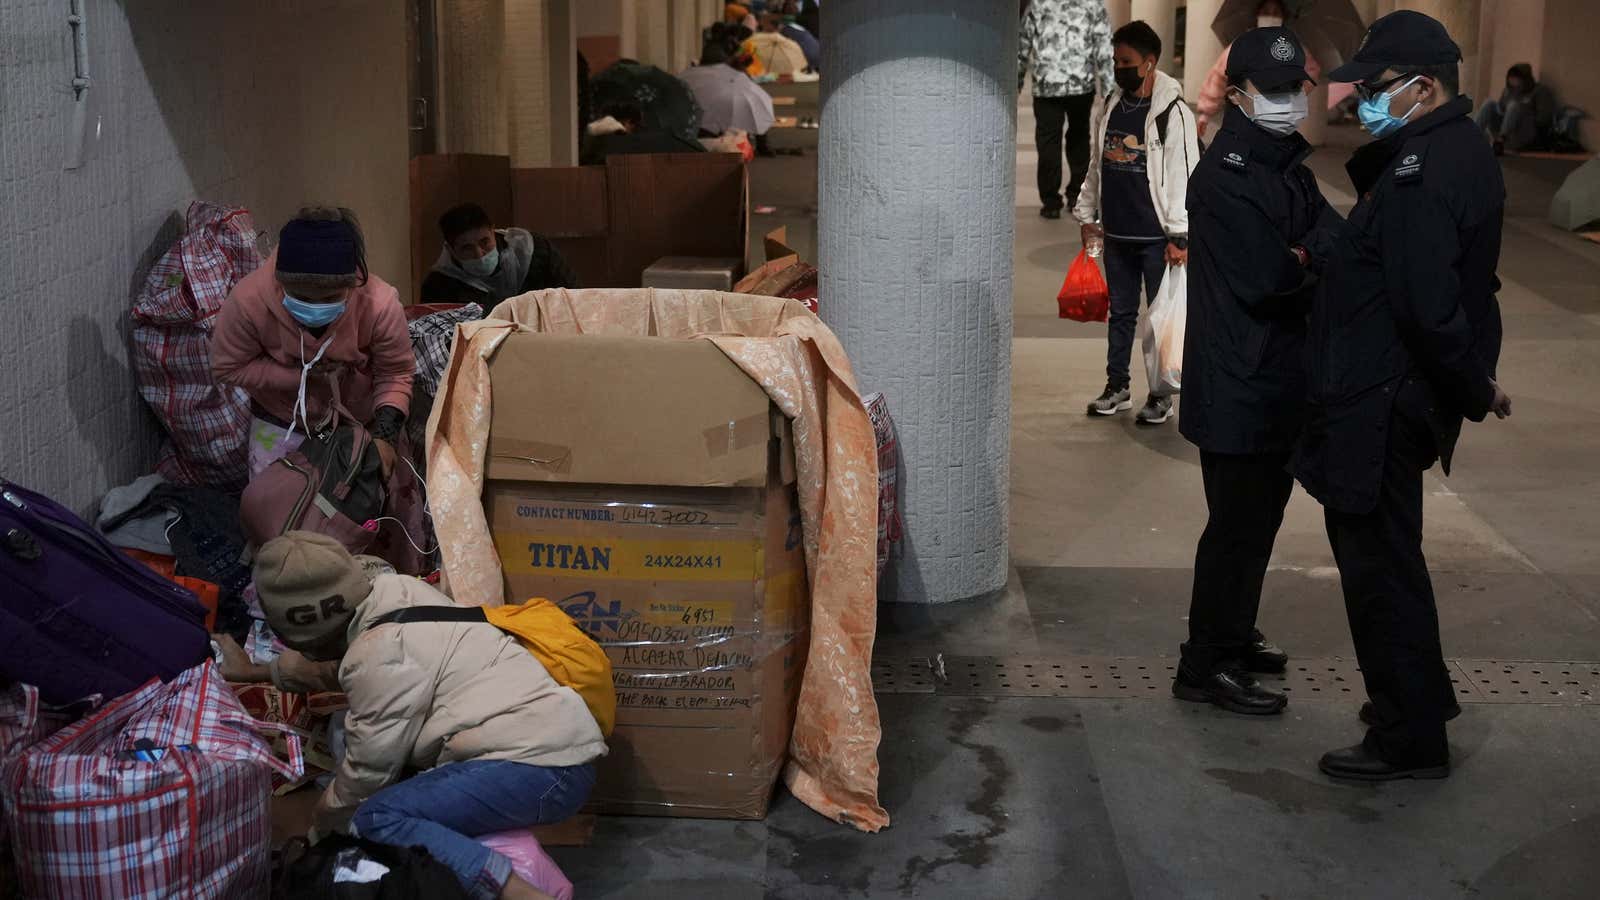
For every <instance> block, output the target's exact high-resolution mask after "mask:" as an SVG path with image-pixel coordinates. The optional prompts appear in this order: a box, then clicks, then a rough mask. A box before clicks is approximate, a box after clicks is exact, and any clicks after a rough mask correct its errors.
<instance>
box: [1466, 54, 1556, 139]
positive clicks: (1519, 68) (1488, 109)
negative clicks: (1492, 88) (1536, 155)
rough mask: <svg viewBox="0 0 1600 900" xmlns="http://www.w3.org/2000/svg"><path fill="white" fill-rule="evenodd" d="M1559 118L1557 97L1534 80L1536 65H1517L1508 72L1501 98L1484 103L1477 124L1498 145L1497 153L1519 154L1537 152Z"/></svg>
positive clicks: (1479, 111)
mask: <svg viewBox="0 0 1600 900" xmlns="http://www.w3.org/2000/svg"><path fill="white" fill-rule="evenodd" d="M1555 115H1556V98H1555V94H1553V93H1551V91H1550V89H1549V88H1548V87H1546V86H1544V85H1543V84H1540V83H1539V82H1537V81H1535V80H1534V78H1533V67H1532V66H1530V65H1528V64H1527V63H1517V64H1516V65H1514V66H1512V67H1511V68H1510V69H1508V70H1507V71H1506V89H1505V90H1504V91H1502V92H1501V94H1500V99H1499V100H1486V101H1484V104H1483V106H1482V107H1480V108H1479V109H1478V116H1477V121H1478V127H1479V128H1482V129H1483V130H1484V132H1485V133H1486V134H1488V135H1489V140H1490V141H1491V142H1493V143H1494V152H1495V153H1496V154H1500V153H1504V152H1506V151H1507V150H1510V151H1511V152H1513V153H1516V152H1518V151H1521V150H1530V149H1533V148H1534V147H1536V146H1537V145H1538V144H1539V142H1540V141H1541V139H1545V138H1547V137H1548V136H1549V134H1550V131H1551V125H1552V124H1553V123H1554V121H1555Z"/></svg>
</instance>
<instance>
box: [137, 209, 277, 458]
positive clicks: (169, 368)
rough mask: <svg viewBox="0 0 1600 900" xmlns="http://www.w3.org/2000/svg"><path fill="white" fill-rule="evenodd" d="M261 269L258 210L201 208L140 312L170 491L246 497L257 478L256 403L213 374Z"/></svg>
mask: <svg viewBox="0 0 1600 900" xmlns="http://www.w3.org/2000/svg"><path fill="white" fill-rule="evenodd" d="M260 265H261V254H260V252H259V251H258V250H257V249H256V226H255V223H254V222H253V221H252V220H251V219H250V213H249V211H248V210H243V209H228V208H226V207H221V206H215V205H213V204H210V203H203V202H200V201H195V202H194V203H191V204H189V215H188V224H187V230H186V231H185V232H184V235H183V237H182V238H180V239H179V240H178V243H177V244H175V245H173V247H172V249H170V250H168V251H167V252H166V253H165V254H163V255H162V256H161V258H160V259H159V260H157V261H156V263H155V265H154V266H152V267H151V269H150V274H149V276H147V277H146V278H145V283H144V288H143V289H142V290H141V291H140V292H139V297H138V300H137V301H136V302H135V303H134V307H133V319H134V322H135V325H134V329H133V364H134V370H135V372H136V373H137V374H138V377H139V393H140V395H141V396H143V397H144V399H145V402H146V403H148V404H150V408H151V409H152V410H154V411H155V414H156V418H158V419H160V420H161V424H162V425H163V426H165V427H166V430H167V435H168V438H169V440H168V441H167V442H166V444H165V445H164V446H163V448H162V452H161V461H160V463H159V464H158V469H159V471H160V472H161V474H162V475H164V476H165V477H166V478H167V480H169V481H175V482H178V483H180V484H189V485H201V486H210V487H223V488H238V487H242V486H243V485H244V483H245V481H246V479H247V477H248V458H247V455H248V450H247V444H246V441H247V438H248V433H249V430H250V399H249V397H248V396H247V395H246V394H245V392H244V391H242V390H239V389H238V388H232V387H227V386H224V385H221V384H218V383H217V380H216V378H215V376H213V375H212V374H211V329H212V327H213V325H214V323H215V319H216V314H217V312H218V311H219V310H221V309H222V302H223V301H224V300H226V299H227V297H228V292H229V291H231V290H232V289H233V286H234V285H235V284H237V283H238V282H239V280H240V279H241V278H243V277H244V276H246V275H248V274H250V273H251V272H253V271H255V270H256V268H257V267H259V266H260Z"/></svg>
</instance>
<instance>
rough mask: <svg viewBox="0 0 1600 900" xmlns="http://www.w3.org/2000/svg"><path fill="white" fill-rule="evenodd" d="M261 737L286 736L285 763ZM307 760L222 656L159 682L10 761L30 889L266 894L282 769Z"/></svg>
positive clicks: (10, 806)
mask: <svg viewBox="0 0 1600 900" xmlns="http://www.w3.org/2000/svg"><path fill="white" fill-rule="evenodd" d="M263 732H269V733H283V734H284V735H285V738H286V746H287V747H288V756H289V759H288V760H287V761H284V760H279V759H277V758H275V757H274V756H273V754H272V751H271V740H270V739H269V738H268V737H266V736H265V735H264V734H263ZM301 767H302V764H301V756H300V740H299V738H298V737H296V736H295V735H294V734H293V733H292V732H291V730H290V729H289V728H288V727H287V726H284V725H278V724H270V723H263V722H258V721H256V720H255V719H252V718H251V717H250V715H249V714H248V713H246V712H245V711H244V708H243V707H242V706H240V705H239V701H238V700H237V699H236V698H235V697H234V694H233V691H232V690H230V689H229V687H228V684H227V682H225V681H224V680H223V679H222V676H221V675H219V674H218V673H217V671H216V668H215V666H214V665H213V663H211V662H210V661H207V662H205V663H203V664H201V665H199V666H196V667H195V668H193V669H190V670H188V671H187V672H184V673H183V674H182V675H179V676H178V677H177V678H175V679H173V680H172V682H171V683H168V684H163V683H161V682H160V681H155V680H152V681H151V682H149V683H148V684H146V685H145V686H144V687H142V688H140V689H139V690H137V691H134V692H133V693H131V694H126V695H124V696H122V697H119V698H117V699H116V700H113V701H112V702H111V703H110V704H108V705H106V706H104V707H102V708H101V709H100V710H98V711H96V712H94V713H92V714H90V715H88V716H85V717H84V718H83V719H81V720H79V721H78V722H75V723H73V724H72V725H68V726H67V727H65V728H63V729H61V730H60V731H58V732H56V733H55V734H54V735H51V736H50V737H48V738H45V739H44V740H42V741H39V742H38V743H36V744H34V745H33V746H32V747H30V748H28V749H27V750H25V751H23V752H22V753H21V754H20V755H18V756H17V757H16V758H15V759H14V760H12V761H11V762H10V763H9V764H8V765H7V766H6V768H5V771H4V773H3V777H4V784H3V787H4V796H5V807H6V816H7V819H8V820H9V822H10V824H11V826H12V850H13V853H14V855H15V861H16V866H17V875H18V878H19V880H20V882H21V887H22V892H23V894H24V895H25V896H28V897H41V898H63V900H65V898H73V900H79V898H84V900H89V898H108V900H109V898H118V900H132V898H156V897H163V898H165V897H183V898H213V897H214V898H230V900H231V898H240V897H242V898H249V897H265V896H266V895H267V888H268V880H269V875H270V872H269V869H270V858H269V846H268V844H269V838H270V834H271V823H270V820H269V814H270V809H269V807H270V800H271V782H272V774H273V773H274V772H278V773H280V774H282V775H283V776H284V777H286V778H293V777H296V776H297V775H298V774H299V773H300V771H301Z"/></svg>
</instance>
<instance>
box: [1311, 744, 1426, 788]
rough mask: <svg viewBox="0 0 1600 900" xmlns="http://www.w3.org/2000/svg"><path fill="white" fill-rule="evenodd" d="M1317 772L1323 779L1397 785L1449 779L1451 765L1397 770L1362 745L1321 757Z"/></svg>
mask: <svg viewBox="0 0 1600 900" xmlns="http://www.w3.org/2000/svg"><path fill="white" fill-rule="evenodd" d="M1317 768H1319V769H1321V770H1322V773H1323V774H1324V775H1330V776H1332V777H1334V778H1348V779H1350V780H1351V781H1396V780H1398V779H1401V778H1448V777H1449V776H1450V761H1449V760H1445V761H1444V762H1443V763H1440V764H1438V765H1433V766H1397V765H1394V764H1393V763H1390V762H1388V761H1386V760H1383V759H1380V758H1378V757H1377V756H1374V755H1373V754H1372V753H1371V752H1370V751H1368V750H1367V747H1366V745H1365V744H1356V745H1355V746H1354V747H1346V748H1344V749H1343V750H1330V751H1328V752H1327V753H1324V754H1322V761H1321V762H1318V763H1317Z"/></svg>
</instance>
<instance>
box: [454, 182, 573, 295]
mask: <svg viewBox="0 0 1600 900" xmlns="http://www.w3.org/2000/svg"><path fill="white" fill-rule="evenodd" d="M439 230H440V232H442V233H443V235H444V249H443V250H442V251H440V253H439V259H438V261H437V262H435V263H434V264H433V271H431V272H429V273H428V277H427V278H426V279H424V280H423V282H422V302H424V303H477V304H479V305H480V306H482V307H483V308H484V310H485V311H487V310H490V309H493V308H494V306H495V305H496V304H498V303H499V302H500V301H502V300H507V299H510V298H512V297H516V296H518V295H520V294H526V293H527V292H529V291H542V290H548V289H550V288H575V287H577V286H578V278H577V276H576V275H574V274H573V273H572V269H571V268H569V267H568V266H567V261H566V260H565V259H564V258H562V256H561V251H559V250H557V249H556V248H555V245H554V244H551V243H550V241H549V240H547V239H545V238H543V237H540V236H539V235H537V234H533V233H532V232H529V231H527V230H526V229H522V228H498V229H497V228H495V227H494V222H493V221H491V220H490V219H489V214H488V213H487V212H485V211H484V209H483V207H481V206H479V205H478V204H476V203H463V204H461V205H460V206H456V207H452V208H451V209H449V210H447V211H446V212H445V214H444V215H442V216H440V217H439Z"/></svg>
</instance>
